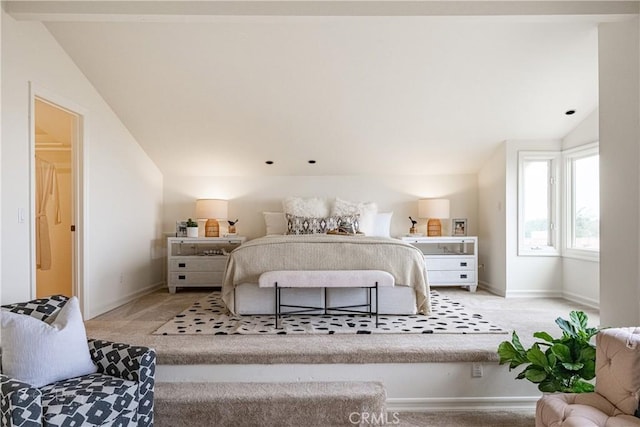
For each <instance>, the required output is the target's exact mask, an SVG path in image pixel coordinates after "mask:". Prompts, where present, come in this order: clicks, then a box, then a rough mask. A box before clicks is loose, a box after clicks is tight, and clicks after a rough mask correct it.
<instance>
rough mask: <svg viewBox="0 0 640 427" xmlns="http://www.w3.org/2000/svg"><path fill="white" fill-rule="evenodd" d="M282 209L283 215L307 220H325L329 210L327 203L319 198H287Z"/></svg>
mask: <svg viewBox="0 0 640 427" xmlns="http://www.w3.org/2000/svg"><path fill="white" fill-rule="evenodd" d="M282 207H283V209H284V213H285V214H291V215H293V216H303V217H308V218H327V217H329V213H330V210H331V206H330V203H329V201H328V200H327V199H322V198H319V197H310V198H302V197H287V198H286V199H284V200H283V201H282Z"/></svg>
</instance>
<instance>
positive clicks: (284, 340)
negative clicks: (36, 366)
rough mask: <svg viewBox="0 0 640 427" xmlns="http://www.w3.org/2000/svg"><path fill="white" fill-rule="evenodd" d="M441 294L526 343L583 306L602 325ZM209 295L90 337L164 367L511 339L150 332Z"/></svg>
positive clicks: (539, 301) (463, 357)
mask: <svg viewBox="0 0 640 427" xmlns="http://www.w3.org/2000/svg"><path fill="white" fill-rule="evenodd" d="M438 292H440V293H441V294H443V295H447V296H449V297H450V298H452V299H453V300H455V301H459V302H460V303H462V304H463V305H464V306H465V307H466V308H467V309H469V310H471V311H472V312H474V313H480V314H482V315H483V316H484V317H485V318H487V319H491V320H492V321H494V322H495V323H497V324H499V325H504V326H505V327H508V328H510V329H515V330H516V331H518V333H519V334H520V337H521V338H522V341H523V344H524V345H530V344H531V343H532V342H533V338H532V336H533V333H534V332H536V331H551V332H553V333H554V335H555V331H558V332H559V329H558V327H557V326H556V325H555V323H554V320H555V319H556V317H558V316H562V317H567V316H568V314H569V311H571V310H575V309H581V310H585V311H586V312H587V314H588V315H589V325H593V326H595V325H598V324H599V317H598V312H597V311H596V310H593V309H590V308H587V307H584V306H582V305H580V304H577V303H571V302H568V301H566V300H563V299H560V298H510V299H505V298H502V297H499V296H496V295H492V294H490V293H488V292H486V291H480V290H479V291H478V292H476V293H470V292H468V291H466V290H463V289H460V288H438ZM208 293H209V291H202V290H199V291H179V292H178V293H176V294H169V292H168V291H167V290H164V289H163V290H159V291H156V292H154V293H151V294H149V295H146V296H144V297H141V298H139V299H137V300H135V301H133V302H131V303H129V304H125V305H123V306H122V307H119V308H117V309H115V310H112V311H111V312H109V313H106V314H104V315H102V316H99V317H97V318H95V319H92V320H88V321H87V322H86V326H87V335H89V336H90V337H93V338H102V339H107V340H112V341H119V342H128V343H133V344H139V345H146V346H150V347H153V348H155V349H156V351H157V353H158V363H159V364H247V363H250V364H251V363H257V364H278V363H420V362H495V361H497V360H498V356H497V354H496V349H497V347H498V345H499V344H500V342H502V341H503V340H505V339H506V338H507V337H506V336H505V335H499V334H476V335H460V334H439V335H436V334H411V335H403V334H388V335H382V334H380V335H295V336H294V335H285V336H278V335H275V336H273V335H272V336H259V335H233V336H221V337H216V339H211V338H212V337H211V336H197V335H191V336H162V335H153V334H152V333H153V331H155V330H156V329H158V328H159V327H160V326H162V325H163V324H165V323H166V322H167V321H169V320H170V319H172V318H173V317H174V316H175V315H176V314H178V313H180V312H181V311H183V310H185V309H186V308H188V307H189V306H191V304H193V302H194V301H196V300H198V299H200V298H202V297H204V296H206V295H207V294H208ZM301 346H304V348H305V351H304V353H302V352H301V351H300V348H301ZM381 349H382V350H381Z"/></svg>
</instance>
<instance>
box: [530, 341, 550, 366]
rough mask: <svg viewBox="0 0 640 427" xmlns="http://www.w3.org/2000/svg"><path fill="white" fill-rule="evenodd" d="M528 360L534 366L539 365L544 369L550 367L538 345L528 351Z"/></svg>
mask: <svg viewBox="0 0 640 427" xmlns="http://www.w3.org/2000/svg"><path fill="white" fill-rule="evenodd" d="M527 360H529V362H531V363H533V364H534V365H538V366H540V367H542V368H547V367H548V366H549V361H548V360H547V356H545V355H544V353H543V352H542V350H540V347H539V346H538V344H534V345H533V347H531V348H530V349H529V351H527Z"/></svg>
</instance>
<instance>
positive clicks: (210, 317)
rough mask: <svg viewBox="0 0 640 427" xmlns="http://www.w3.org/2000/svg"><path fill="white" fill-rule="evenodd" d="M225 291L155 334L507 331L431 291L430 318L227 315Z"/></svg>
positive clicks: (204, 300) (348, 315) (491, 332)
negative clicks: (223, 297) (223, 295)
mask: <svg viewBox="0 0 640 427" xmlns="http://www.w3.org/2000/svg"><path fill="white" fill-rule="evenodd" d="M225 311H226V310H225V308H224V305H223V303H222V299H221V297H220V292H214V293H212V294H210V295H209V296H207V297H206V298H203V299H200V300H198V301H196V302H195V303H194V304H193V305H192V306H191V307H189V308H188V309H186V310H185V311H183V312H182V313H180V314H178V315H177V316H176V317H174V318H173V319H172V320H170V321H169V322H167V323H165V324H164V325H162V326H161V327H160V328H158V329H157V330H156V331H155V332H154V334H155V335H236V334H240V335H267V334H280V335H285V334H372V333H373V334H378V333H380V334H384V333H387V334H389V333H393V334H506V333H507V332H508V331H507V330H505V329H503V328H501V327H499V326H496V325H494V324H492V323H491V322H489V321H487V320H485V319H484V318H483V317H482V315H480V314H477V313H471V312H469V311H468V310H466V309H465V308H464V306H463V305H462V304H460V303H458V302H455V301H452V300H451V299H449V298H448V297H446V296H443V295H440V294H439V293H437V292H436V291H431V314H429V315H422V314H417V315H408V316H390V315H382V314H381V315H379V322H380V324H379V326H378V327H377V328H376V325H375V316H373V317H371V318H369V316H367V315H360V314H341V315H331V314H329V315H322V314H315V315H314V314H309V315H307V314H299V315H292V316H284V317H282V318H280V321H279V326H280V328H279V329H276V328H275V318H274V316H273V315H266V316H237V315H236V316H231V315H228V314H226V313H225Z"/></svg>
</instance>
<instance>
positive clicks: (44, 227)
mask: <svg viewBox="0 0 640 427" xmlns="http://www.w3.org/2000/svg"><path fill="white" fill-rule="evenodd" d="M51 198H53V202H54V203H55V205H54V208H55V224H60V223H61V222H62V218H61V215H60V197H59V196H58V173H57V171H56V167H55V165H54V164H53V163H50V162H47V161H46V160H43V159H41V158H39V157H37V156H36V267H37V268H39V269H41V270H49V269H50V268H51V239H50V237H49V220H48V218H47V206H48V204H49V201H50V199H51Z"/></svg>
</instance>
